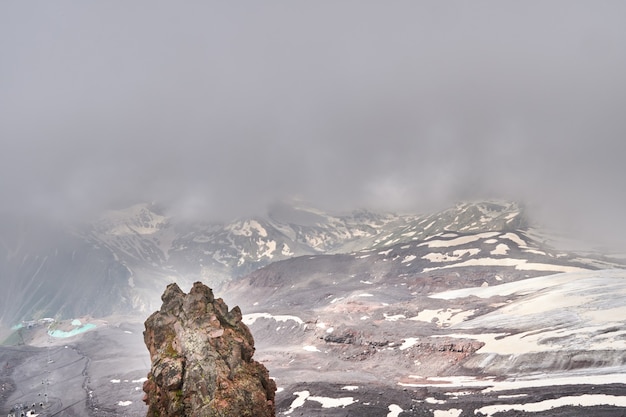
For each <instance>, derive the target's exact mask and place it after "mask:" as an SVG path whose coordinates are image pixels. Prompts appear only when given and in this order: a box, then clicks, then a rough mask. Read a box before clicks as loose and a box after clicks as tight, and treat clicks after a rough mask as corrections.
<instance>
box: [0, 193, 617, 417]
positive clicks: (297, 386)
mask: <svg viewBox="0 0 626 417" xmlns="http://www.w3.org/2000/svg"><path fill="white" fill-rule="evenodd" d="M4 227H5V230H4V232H5V233H2V235H1V236H0V240H1V245H0V263H1V265H0V267H1V268H2V270H1V271H2V273H3V277H6V278H5V282H6V288H8V292H3V293H2V297H4V298H3V299H2V301H3V304H2V305H0V309H2V321H3V322H4V323H6V324H5V329H6V331H8V326H11V325H14V324H17V323H20V321H21V320H29V319H31V318H34V319H36V318H41V317H47V316H51V317H56V318H73V317H87V321H89V323H90V324H94V325H95V326H96V329H95V330H93V329H89V331H88V332H87V333H86V334H87V335H88V336H89V337H87V336H85V337H84V338H83V339H80V340H93V341H99V340H100V338H101V337H102V338H106V337H110V336H106V335H113V334H118V333H120V331H119V329H116V327H115V323H118V322H119V320H120V317H128V316H127V315H128V314H131V313H132V312H139V315H140V316H142V317H143V318H145V317H146V316H147V315H148V314H149V313H150V312H151V311H153V310H155V309H156V308H158V305H159V304H160V303H159V300H158V297H159V295H160V294H161V293H162V291H163V288H165V285H166V284H167V283H169V282H171V281H177V282H178V283H179V284H180V285H181V287H185V286H190V284H191V283H192V282H193V281H195V280H202V281H204V282H205V283H207V284H209V285H211V286H213V287H214V289H215V293H216V295H217V296H220V297H223V298H224V299H225V300H226V301H227V302H228V304H229V305H233V306H234V305H239V306H240V307H241V309H242V311H243V312H244V313H245V315H244V321H245V322H246V323H247V324H248V325H249V326H250V328H251V330H252V332H253V335H254V338H255V340H256V347H257V353H256V355H255V358H257V360H260V361H262V362H263V363H264V364H265V365H266V367H267V368H268V369H269V370H270V374H271V375H272V376H273V377H274V378H275V379H276V382H277V384H278V386H279V387H280V389H281V391H280V392H279V393H278V396H277V400H278V403H277V407H278V411H279V413H278V415H284V416H288V415H311V416H316V415H324V416H347V415H360V416H389V415H392V416H397V417H400V416H405V415H409V416H411V415H414V416H418V415H419V416H422V415H426V416H435V417H443V416H456V417H461V416H474V415H476V416H480V415H483V416H485V415H490V416H491V415H494V416H496V417H502V416H507V415H515V413H516V412H520V413H523V412H528V413H530V412H533V413H534V412H535V411H534V410H544V411H537V413H538V414H531V415H533V416H535V415H537V416H547V415H551V416H552V415H557V416H558V415H560V416H564V415H601V416H613V415H621V414H620V413H621V412H622V411H623V409H622V408H621V407H622V406H620V404H622V403H626V402H624V401H626V400H625V398H626V385H624V381H623V374H624V372H626V368H625V366H626V345H625V344H624V341H625V340H626V333H625V330H624V328H625V326H626V322H625V321H624V320H625V319H624V317H625V316H626V314H625V313H626V310H625V309H626V307H625V306H626V303H625V302H624V299H626V297H625V296H626V274H625V272H624V271H625V269H624V264H623V258H615V257H610V256H607V255H606V254H601V253H593V252H588V251H586V252H584V253H579V252H574V251H567V250H562V248H555V247H551V246H549V245H547V244H546V239H545V236H546V235H545V234H543V233H542V232H541V230H540V229H538V228H536V227H535V228H531V227H529V221H528V219H527V218H526V215H525V213H524V210H523V207H521V206H520V205H518V204H513V203H502V202H474V203H462V204H458V205H456V206H455V207H452V208H449V209H447V210H445V211H442V212H440V213H433V214H427V215H395V214H378V213H372V212H368V211H357V212H353V213H348V214H343V215H337V214H328V213H325V212H323V211H321V210H318V209H313V208H310V207H307V206H305V205H303V204H301V203H297V202H296V203H293V202H292V203H290V204H286V203H282V204H277V205H275V206H274V207H272V208H271V209H270V210H269V212H268V214H267V215H266V216H258V217H254V218H247V219H237V220H234V221H232V222H229V223H218V224H216V223H194V224H189V223H182V222H178V221H177V220H176V219H174V218H169V217H167V216H166V215H164V214H163V212H161V211H160V210H159V209H158V208H156V207H155V206H152V205H147V204H146V205H136V206H133V207H130V208H127V209H125V210H118V211H114V212H108V213H105V214H103V216H102V217H101V218H100V219H99V220H98V221H97V222H95V223H93V224H89V225H86V226H85V227H83V228H80V229H72V230H68V229H63V228H56V229H46V228H45V227H44V226H43V225H37V224H34V223H29V222H26V223H18V222H13V223H12V226H10V227H9V226H6V225H5V226H4ZM42 231H43V232H45V233H42ZM90 316H96V317H98V316H108V317H107V319H106V320H108V321H109V323H110V324H105V323H106V322H105V321H104V320H100V321H97V320H93V319H89V317H90ZM110 317H113V318H110ZM70 323H71V321H68V322H65V323H64V324H63V325H61V327H63V326H65V327H63V328H67V329H68V330H72V329H73V327H72V325H70ZM81 329H82V328H81ZM24 332H25V333H24V334H26V335H28V331H26V330H24ZM123 333H124V335H125V336H124V337H129V338H132V337H139V338H140V337H141V336H140V332H137V333H138V336H137V335H134V333H130V332H123ZM33 337H35V336H33ZM51 337H52V336H51ZM79 337H83V336H79ZM115 337H118V336H115ZM26 340H28V338H26ZM107 340H108V339H107ZM109 342H110V344H116V343H117V340H115V341H112V340H111V341H109ZM135 342H136V343H135V344H134V345H133V346H137V345H138V344H139V345H140V344H141V340H136V341H135ZM63 343H65V341H64V342H63ZM68 343H69V342H68ZM90 343H91V342H90ZM94 343H96V342H94ZM97 343H100V342H97ZM91 349H94V350H95V351H97V350H98V349H97V345H96V344H94V345H93V346H91ZM120 349H121V348H120ZM81 351H83V349H82V348H81ZM135 354H136V352H135ZM137 364H138V365H137V366H138V367H139V368H140V367H141V358H137ZM103 368H104V367H103ZM106 368H107V369H100V370H99V371H98V372H100V373H101V375H100V376H99V377H98V378H99V379H98V380H99V381H105V382H106V381H109V380H116V381H117V380H118V379H119V374H120V373H122V372H123V370H120V369H116V368H115V367H111V369H109V368H108V367H106ZM146 372H147V370H146ZM137 378H138V377H137V376H136V375H133V376H132V377H131V378H130V380H134V379H137ZM109 385H110V384H109ZM116 387H117V385H116ZM91 388H93V390H92V391H93V392H92V393H90V395H91V394H93V397H90V400H89V401H92V402H93V404H94V407H95V406H96V405H97V406H98V408H99V409H105V408H107V407H108V409H110V410H114V411H111V413H113V414H111V415H116V413H117V415H119V414H120V413H126V414H125V415H141V406H140V403H141V392H133V393H132V394H128V393H127V391H128V390H127V391H124V393H123V395H124V396H125V397H124V398H123V401H124V402H123V404H127V401H132V404H133V407H134V408H133V409H134V410H136V413H137V414H133V413H131V412H130V411H129V410H130V409H122V408H120V407H123V406H120V405H119V404H118V405H115V404H107V403H106V401H107V400H106V399H107V398H110V397H111V394H107V393H108V392H109V391H111V387H110V386H108V385H107V386H106V387H102V386H93V387H91ZM592 391H593V392H592ZM128 392H130V391H128ZM115 393H116V395H118V394H119V395H121V394H122V388H121V386H120V388H119V390H117V388H116V391H115ZM116 398H117V397H116ZM120 401H121V400H120ZM577 404H583V405H584V406H582V407H580V408H577V407H578V406H577ZM550 407H557V408H558V409H557V410H556V411H555V410H552V409H550ZM546 410H548V411H546ZM607 410H608V411H607ZM133 412H135V411H133ZM498 413H500V414H498ZM542 413H543V414H542ZM143 415H145V412H144V413H143Z"/></svg>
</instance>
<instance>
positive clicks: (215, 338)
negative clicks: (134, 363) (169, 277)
mask: <svg viewBox="0 0 626 417" xmlns="http://www.w3.org/2000/svg"><path fill="white" fill-rule="evenodd" d="M162 300H163V305H162V306H161V309H160V310H159V311H157V312H155V313H153V314H152V315H151V316H150V317H148V319H147V320H146V323H145V326H146V330H145V331H144V340H145V343H146V346H147V347H148V350H149V352H150V358H151V361H152V366H151V368H150V373H149V374H148V379H147V381H146V382H145V383H144V385H143V390H144V391H145V393H146V397H145V399H144V401H145V402H146V404H147V405H148V415H155V416H172V417H174V416H181V417H184V416H198V417H201V416H206V417H245V416H249V417H270V416H271V417H273V416H274V415H275V406H274V395H275V391H276V384H275V383H274V381H273V380H271V379H270V378H269V373H268V371H267V369H266V368H265V367H264V366H263V365H261V364H260V363H258V362H256V361H254V360H253V359H252V356H253V355H254V340H253V338H252V335H251V334H250V331H249V330H248V327H247V326H246V325H245V324H243V323H242V322H241V318H242V317H241V310H239V307H235V308H233V309H232V310H230V311H229V310H228V306H227V305H226V304H225V303H224V301H223V300H222V299H221V298H218V299H216V298H215V297H214V296H213V291H212V290H211V289H210V288H209V287H207V286H205V285H204V284H202V283H200V282H196V283H195V284H194V285H193V287H192V288H191V291H190V292H189V294H185V293H184V292H182V291H181V289H180V288H179V287H178V285H176V284H170V285H169V286H168V287H167V289H166V290H165V292H164V293H163V297H162Z"/></svg>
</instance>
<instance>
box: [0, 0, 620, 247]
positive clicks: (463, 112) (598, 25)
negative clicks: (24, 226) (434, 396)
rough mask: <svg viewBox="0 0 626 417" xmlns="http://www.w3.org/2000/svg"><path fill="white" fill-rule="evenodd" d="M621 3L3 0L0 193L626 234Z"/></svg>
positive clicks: (7, 203) (88, 206) (224, 211)
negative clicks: (484, 201)
mask: <svg viewBox="0 0 626 417" xmlns="http://www.w3.org/2000/svg"><path fill="white" fill-rule="evenodd" d="M625 21H626V2H623V1H585V2H581V1H571V0H567V1H541V2H540V1H532V2H528V1H517V2H512V1H511V2H503V1H491V2H486V1H477V2H475V1H474V2H461V1H459V2H437V1H432V2H416V1H406V2H404V1H391V2H389V1H386V2H368V1H339V2H335V1H333V2H331V1H321V2H319V1H315V2H291V1H262V2H258V1H244V2H208V1H185V2H163V1H145V2H142V1H134V2H124V1H106V2H104V1H101V2H81V1H71V2H69V1H55V2H47V1H40V2H23V1H17V0H16V1H4V2H2V3H0V56H1V57H2V58H1V60H0V140H1V143H0V146H1V147H0V193H1V196H2V206H3V207H4V208H11V209H20V210H27V211H32V212H35V213H40V214H41V215H44V214H46V215H54V216H58V215H67V216H70V217H76V216H78V217H82V216H85V215H89V214H90V213H93V212H94V211H95V210H98V209H100V208H103V207H108V206H111V205H120V204H125V203H127V202H133V201H139V200H159V201H163V202H166V203H168V204H171V205H172V207H173V208H174V210H175V211H176V212H177V213H186V214H190V215H198V214H199V213H201V214H202V215H203V216H206V217H213V216H218V217H219V216H222V217H224V216H230V215H233V214H236V215H238V214H249V213H253V212H256V211H259V210H261V209H262V208H264V207H265V206H266V204H267V203H268V202H269V201H271V200H274V199H276V198H280V197H285V196H293V195H298V196H301V197H303V198H305V199H307V200H310V201H313V202H315V203H318V204H320V205H322V206H325V207H329V208H341V209H343V208H350V207H358V206H372V207H377V208H390V209H395V210H408V209H415V210H420V211H421V210H429V209H431V208H437V207H441V206H444V205H446V204H449V203H450V202H453V201H455V200H458V199H467V198H482V197H503V198H512V199H518V200H525V201H526V202H527V203H528V204H529V205H530V206H531V207H533V208H534V209H535V212H536V213H537V214H538V215H539V216H540V217H541V218H543V219H546V220H548V221H550V222H552V223H554V224H555V225H557V226H560V227H565V228H569V229H571V231H572V232H573V233H579V232H580V233H585V234H587V235H590V234H592V231H594V232H593V233H594V234H599V236H594V237H600V238H607V239H614V238H615V236H618V235H626V221H624V215H623V210H624V203H625V202H626V201H625V200H626V191H625V187H624V184H623V182H624V179H625V178H626V167H625V166H626V164H624V162H623V159H624V155H625V151H626V114H625V113H626V25H625V24H624V22H625Z"/></svg>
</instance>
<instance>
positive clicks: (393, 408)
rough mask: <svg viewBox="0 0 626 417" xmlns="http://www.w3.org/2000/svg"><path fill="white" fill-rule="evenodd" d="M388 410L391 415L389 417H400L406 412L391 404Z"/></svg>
mask: <svg viewBox="0 0 626 417" xmlns="http://www.w3.org/2000/svg"><path fill="white" fill-rule="evenodd" d="M387 409H388V410H389V413H388V414H387V417H398V416H399V415H400V413H401V412H403V411H404V410H403V409H402V408H401V407H400V406H399V405H397V404H390V405H389V407H388V408H387Z"/></svg>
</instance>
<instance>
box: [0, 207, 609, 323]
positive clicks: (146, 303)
mask: <svg viewBox="0 0 626 417" xmlns="http://www.w3.org/2000/svg"><path fill="white" fill-rule="evenodd" d="M3 224H4V225H3V227H4V228H5V233H3V234H2V236H1V237H0V240H1V241H2V245H0V271H2V273H3V280H4V281H5V283H6V287H7V288H9V289H10V291H8V292H5V293H4V294H5V295H4V296H5V297H7V300H6V302H5V303H4V304H3V305H2V308H1V309H2V311H1V312H0V318H1V320H0V322H1V323H2V324H1V325H0V327H2V326H4V328H5V330H6V329H7V328H8V326H12V325H14V324H16V323H19V322H20V321H22V320H30V319H37V318H41V317H47V316H51V317H60V318H70V317H71V316H72V315H86V314H89V315H96V316H102V315H106V314H113V313H123V314H128V313H130V312H133V311H135V312H138V313H139V314H145V313H147V312H149V311H152V310H153V309H154V308H156V307H157V306H158V303H159V295H160V293H161V290H162V288H163V287H164V286H165V285H166V284H167V283H169V282H173V281H176V282H178V283H179V284H180V285H181V286H182V287H183V288H184V287H189V286H190V285H191V283H193V282H194V281H196V280H201V281H203V282H205V283H207V284H209V285H211V286H212V287H214V288H219V287H220V286H221V285H222V284H223V283H225V282H228V281H230V280H233V279H237V278H238V277H241V276H243V275H245V274H247V273H250V272H252V271H255V270H257V269H259V268H261V267H264V266H266V265H269V264H271V263H273V262H277V261H281V260H287V259H291V258H295V257H298V256H318V255H323V254H352V255H351V256H353V257H356V258H358V259H365V258H367V257H370V258H371V259H377V260H379V261H380V262H389V264H388V265H389V266H392V265H396V264H397V265H400V267H402V269H403V272H402V273H403V274H413V273H428V272H433V273H434V272H435V271H436V273H438V274H443V273H448V271H451V270H454V269H458V268H461V267H463V266H485V267H488V266H498V265H500V266H503V267H509V266H512V267H514V268H513V269H514V270H515V271H525V270H531V271H532V270H542V271H554V272H559V271H569V270H574V269H576V268H581V267H583V268H586V267H591V266H593V267H594V268H603V267H607V266H610V265H612V263H611V262H612V261H611V260H602V259H599V258H597V257H596V258H594V257H589V256H587V255H586V256H585V257H584V258H583V257H580V259H574V258H573V256H574V255H571V254H567V253H560V252H558V251H554V250H551V249H549V248H546V247H545V246H544V245H542V244H539V243H537V242H536V241H535V240H533V238H531V237H530V236H529V235H528V234H527V229H526V226H527V219H526V217H525V214H524V210H523V207H522V206H520V205H518V204H515V203H503V202H473V203H460V204H458V205H456V206H455V207H452V208H450V209H447V210H445V211H443V212H440V213H432V214H426V215H414V214H411V215H397V214H390V213H374V212H371V211H367V210H360V211H354V212H351V213H346V214H330V213H326V212H324V211H322V210H319V209H315V208H312V207H310V206H308V205H305V204H303V203H301V202H299V201H290V202H281V203H277V204H275V205H273V206H272V207H270V209H269V210H268V213H267V215H265V216H257V217H254V218H245V219H236V220H233V221H232V222H228V223H208V222H205V223H202V222H195V223H189V222H182V221H179V220H177V219H176V218H171V217H168V216H167V215H166V214H165V211H164V210H162V209H160V208H159V207H158V206H156V205H154V204H137V205H134V206H131V207H128V208H126V209H122V210H115V211H108V212H106V213H103V214H102V216H101V217H100V218H99V219H98V220H97V221H95V222H93V223H91V224H85V225H82V226H81V227H73V228H71V229H70V228H64V227H60V226H58V227H54V228H52V227H50V226H49V225H45V224H40V223H36V222H32V221H22V222H19V221H13V220H10V219H5V221H3ZM20 225H21V226H20ZM565 261H566V262H565ZM593 262H595V264H593V265H592V263H593ZM539 264H542V265H541V266H540V265H539ZM398 268H399V267H398ZM542 268H543V269H542ZM376 269H377V268H373V270H376ZM396 269H397V268H396ZM389 270H390V271H394V270H395V269H394V268H390V269H389ZM398 270H399V269H398ZM390 273H392V272H390ZM531 274H532V272H531Z"/></svg>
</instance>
